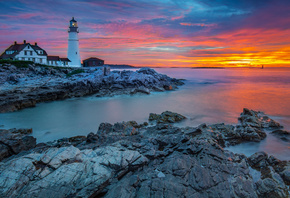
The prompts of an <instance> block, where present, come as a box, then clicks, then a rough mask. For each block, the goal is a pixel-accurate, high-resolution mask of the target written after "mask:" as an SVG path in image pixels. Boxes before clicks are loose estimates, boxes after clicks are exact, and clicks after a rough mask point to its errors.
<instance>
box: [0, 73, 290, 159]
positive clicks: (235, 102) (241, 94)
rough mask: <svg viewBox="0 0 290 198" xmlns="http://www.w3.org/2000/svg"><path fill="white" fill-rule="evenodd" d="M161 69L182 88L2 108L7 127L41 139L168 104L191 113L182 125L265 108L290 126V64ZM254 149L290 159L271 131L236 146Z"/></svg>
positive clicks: (140, 116)
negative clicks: (181, 81)
mask: <svg viewBox="0 0 290 198" xmlns="http://www.w3.org/2000/svg"><path fill="white" fill-rule="evenodd" d="M156 70H157V71H158V72H160V73H164V74H167V75H169V76H171V77H176V78H184V79H186V84H185V85H184V86H182V87H180V89H179V90H177V91H172V92H165V93H152V94H150V95H135V96H116V97H112V98H107V97H106V98H96V97H92V96H91V97H83V98H74V99H68V100H65V101H55V102H49V103H42V104H38V105H37V107H35V108H29V109H24V110H21V111H18V112H13V113H5V114H0V125H4V126H3V127H2V128H33V131H34V132H33V136H35V137H36V138H37V141H38V142H46V141H51V140H55V139H59V138H62V137H71V136H75V135H87V134H88V133H89V132H96V131H97V129H98V126H99V124H100V123H101V122H109V123H115V122H119V121H129V120H136V121H137V122H144V121H147V119H148V116H149V113H161V112H163V111H166V110H170V111H174V112H178V113H181V114H183V115H185V116H187V117H189V119H188V120H187V121H185V122H183V123H180V124H178V125H179V126H198V125H199V124H201V123H209V124H211V123H220V122H224V123H227V124H236V123H237V118H238V116H239V114H240V113H241V112H242V110H243V108H244V107H246V108H249V109H253V110H259V111H263V112H265V113H266V114H268V115H269V116H270V117H271V118H273V119H275V120H277V121H279V122H280V123H281V124H282V125H284V127H285V130H290V103H289V102H290V68H265V69H248V68H239V69H189V68H185V69H179V68H158V69H156ZM229 149H230V150H232V151H234V152H239V153H244V154H246V155H250V154H252V153H254V152H256V151H260V150H263V151H266V152H268V153H269V154H274V155H275V156H277V157H278V158H280V159H288V160H289V159H290V143H289V142H284V141H281V140H280V139H278V138H276V137H274V136H272V135H271V134H269V135H268V137H267V138H266V139H265V140H263V141H262V142H260V143H246V144H241V145H238V146H234V147H230V148H229Z"/></svg>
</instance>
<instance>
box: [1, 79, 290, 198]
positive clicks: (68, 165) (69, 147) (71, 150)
mask: <svg viewBox="0 0 290 198" xmlns="http://www.w3.org/2000/svg"><path fill="white" fill-rule="evenodd" d="M124 75H125V74H124ZM250 113H251V116H253V114H252V113H253V112H247V114H250ZM170 115H176V114H175V113H172V112H171V113H170ZM159 116H161V115H158V114H155V115H152V117H153V118H154V119H155V120H157V119H159V118H160V117H159ZM166 116H168V114H165V115H164V116H163V117H164V118H163V119H165V120H166V119H167V118H166ZM173 117H174V116H173ZM247 122H249V121H247ZM239 126H240V128H241V129H240V130H241V131H243V133H246V132H247V131H248V130H250V131H251V129H248V128H250V127H251V128H257V127H254V126H253V125H242V124H240V125H239ZM134 130H135V132H136V133H134V134H133V133H132V131H134ZM260 130H262V129H260ZM21 133H23V134H25V133H26V131H25V130H24V131H22V132H21ZM247 133H248V132H247ZM250 133H253V131H251V132H250ZM239 139H241V141H239ZM242 141H245V139H244V136H243V135H242V133H239V132H238V131H237V129H236V127H235V126H233V125H226V124H223V123H221V124H213V125H207V124H201V125H199V126H198V127H185V128H179V127H176V126H174V125H172V124H170V123H158V124H157V125H151V126H145V124H138V123H137V122H135V121H129V122H118V123H115V124H109V123H102V124H100V127H99V130H98V132H97V133H96V134H94V133H90V134H88V136H87V137H84V136H76V137H73V138H63V139H62V140H58V141H56V142H54V143H46V144H42V145H38V146H37V147H36V148H34V149H30V150H29V151H27V152H25V153H22V154H18V155H15V156H14V157H11V158H7V159H5V160H3V161H2V163H0V197H56V198H58V197H254V198H258V197H259V198H260V197H289V192H288V188H289V172H290V171H289V170H290V168H289V167H290V162H289V161H280V160H278V159H276V158H275V157H273V156H268V155H267V153H264V152H258V153H256V154H253V155H252V156H250V157H249V158H247V157H246V156H245V155H241V154H234V153H232V152H230V151H227V150H224V148H223V147H225V146H226V145H227V143H231V142H234V143H238V142H242ZM247 141H254V139H247ZM0 146H1V145H0ZM3 150H5V148H3ZM253 171H256V173H258V177H254V174H253Z"/></svg>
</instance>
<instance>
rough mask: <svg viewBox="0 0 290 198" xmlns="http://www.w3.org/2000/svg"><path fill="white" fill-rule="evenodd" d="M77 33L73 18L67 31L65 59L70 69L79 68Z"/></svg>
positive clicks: (76, 24)
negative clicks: (67, 60) (66, 58)
mask: <svg viewBox="0 0 290 198" xmlns="http://www.w3.org/2000/svg"><path fill="white" fill-rule="evenodd" d="M78 33H79V31H78V23H77V21H76V20H75V19H74V17H73V18H72V20H70V25H69V29H68V49H67V57H68V59H69V60H70V61H71V62H69V66H70V67H81V57H80V51H79V39H78Z"/></svg>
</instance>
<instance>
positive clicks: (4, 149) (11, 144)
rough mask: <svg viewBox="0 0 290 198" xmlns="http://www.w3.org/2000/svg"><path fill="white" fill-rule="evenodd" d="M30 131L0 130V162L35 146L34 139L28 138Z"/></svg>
mask: <svg viewBox="0 0 290 198" xmlns="http://www.w3.org/2000/svg"><path fill="white" fill-rule="evenodd" d="M31 133H32V129H9V130H5V129H0V147H1V152H0V161H1V160H2V159H4V158H6V157H9V156H11V155H14V154H18V153H20V152H22V151H27V150H29V149H32V148H34V147H35V146H36V138H34V137H32V136H28V135H29V134H31Z"/></svg>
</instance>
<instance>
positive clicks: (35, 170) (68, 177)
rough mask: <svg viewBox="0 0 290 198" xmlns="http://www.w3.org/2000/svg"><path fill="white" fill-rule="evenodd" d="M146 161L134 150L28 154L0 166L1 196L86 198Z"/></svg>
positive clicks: (63, 150)
mask: <svg viewBox="0 0 290 198" xmlns="http://www.w3.org/2000/svg"><path fill="white" fill-rule="evenodd" d="M147 162H148V160H147V159H146V158H145V157H144V156H142V155H141V154H140V153H138V152H137V151H130V150H127V149H125V148H122V147H118V146H116V147H114V146H108V147H103V148H100V149H95V150H91V149H86V150H82V151H80V150H79V149H77V148H75V147H73V146H70V147H62V148H50V149H48V150H46V151H45V152H43V153H38V152H32V153H31V154H29V155H24V156H21V157H19V158H17V159H13V160H10V161H8V162H6V164H1V165H0V170H1V171H0V196H1V197H15V196H17V197H89V196H90V195H92V194H93V193H94V192H96V191H98V190H102V189H103V188H104V187H105V186H106V185H107V183H110V180H111V179H113V178H116V177H118V174H120V173H122V172H124V171H127V170H128V169H130V170H133V169H135V168H137V167H139V166H143V165H145V164H146V163H147Z"/></svg>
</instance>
